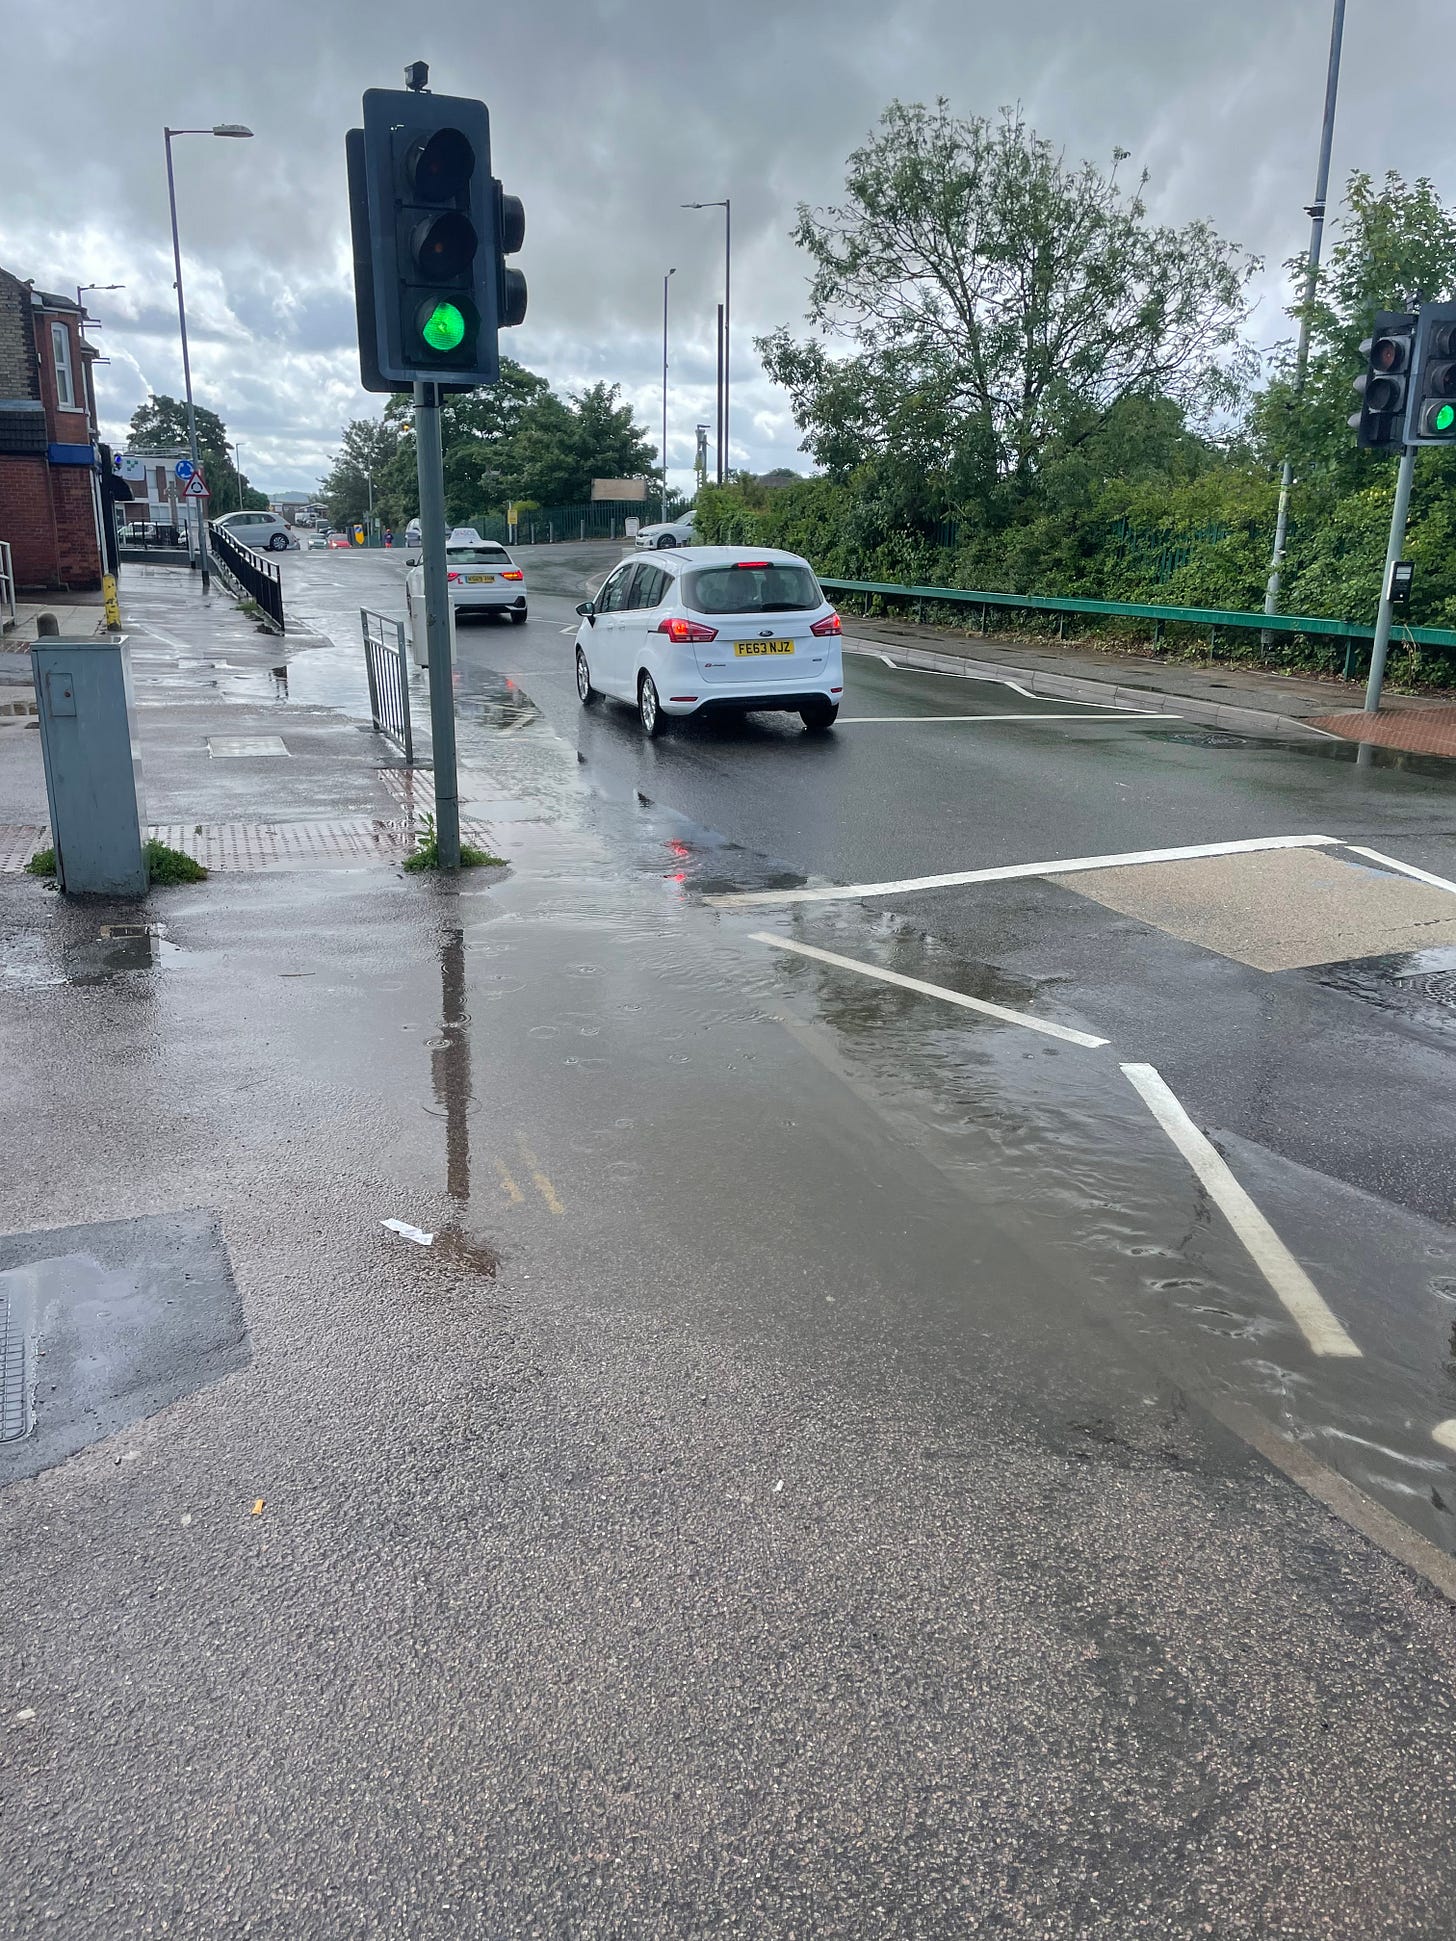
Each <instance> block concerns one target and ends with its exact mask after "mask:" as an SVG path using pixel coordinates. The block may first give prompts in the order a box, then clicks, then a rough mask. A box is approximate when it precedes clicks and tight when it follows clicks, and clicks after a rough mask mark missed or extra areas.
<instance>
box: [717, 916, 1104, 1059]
mask: <svg viewBox="0 0 1456 1941" xmlns="http://www.w3.org/2000/svg"><path fill="white" fill-rule="evenodd" d="M750 942H752V943H756V944H767V945H768V947H769V949H770V950H790V951H792V952H793V953H794V955H795V956H796V957H812V958H813V959H814V960H815V962H816V963H820V964H833V965H834V966H835V967H836V969H838V970H849V971H855V972H857V973H858V975H859V976H861V977H872V978H874V979H875V980H876V981H877V982H878V983H881V984H898V985H899V987H900V988H901V990H904V991H918V992H919V993H920V995H921V996H922V997H934V998H939V999H940V1000H941V1002H942V1003H944V1004H958V1005H959V1006H960V1007H961V1009H962V1010H963V1011H979V1012H980V1013H981V1014H982V1015H983V1016H984V1017H988V1018H999V1019H1000V1020H1001V1021H1002V1023H1003V1024H1019V1025H1022V1026H1023V1027H1024V1028H1025V1029H1026V1030H1027V1031H1041V1032H1044V1033H1045V1034H1046V1036H1047V1037H1048V1038H1061V1039H1063V1040H1064V1041H1065V1042H1066V1043H1067V1044H1069V1045H1081V1046H1082V1047H1083V1048H1084V1049H1085V1050H1087V1051H1096V1050H1098V1049H1100V1047H1101V1046H1103V1045H1105V1044H1106V1043H1107V1040H1106V1039H1105V1038H1094V1037H1093V1036H1092V1034H1091V1032H1090V1031H1074V1030H1073V1029H1072V1027H1071V1026H1070V1025H1065V1024H1052V1023H1051V1022H1049V1020H1047V1019H1045V1018H1032V1017H1028V1016H1027V1014H1026V1013H1025V1012H1024V1011H1008V1010H1007V1009H1006V1007H1005V1005H1002V1004H988V1003H987V1002H986V1000H985V999H984V998H979V997H967V996H966V994H965V992H964V991H951V990H947V989H946V987H945V986H944V985H943V984H927V983H925V982H924V981H923V980H922V979H920V978H918V977H904V976H902V975H901V973H900V972H899V971H892V970H881V969H880V967H879V966H878V964H865V963H861V962H860V960H859V959H858V958H857V957H841V956H839V955H838V954H837V952H835V951H832V950H819V949H817V948H816V947H815V946H814V945H813V944H801V943H796V942H794V941H793V939H791V938H789V937H776V936H774V934H773V933H772V931H769V930H756V931H754V932H753V933H752V936H751V938H750Z"/></svg>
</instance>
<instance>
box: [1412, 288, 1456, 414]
mask: <svg viewBox="0 0 1456 1941" xmlns="http://www.w3.org/2000/svg"><path fill="white" fill-rule="evenodd" d="M1413 361H1414V369H1413V371H1412V374H1411V396H1410V412H1409V415H1408V417H1407V419H1406V427H1405V442H1406V443H1407V444H1408V445H1456V303H1427V304H1423V305H1422V307H1421V313H1420V321H1419V322H1418V324H1417V325H1416V342H1415V356H1414V360H1413Z"/></svg>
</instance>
